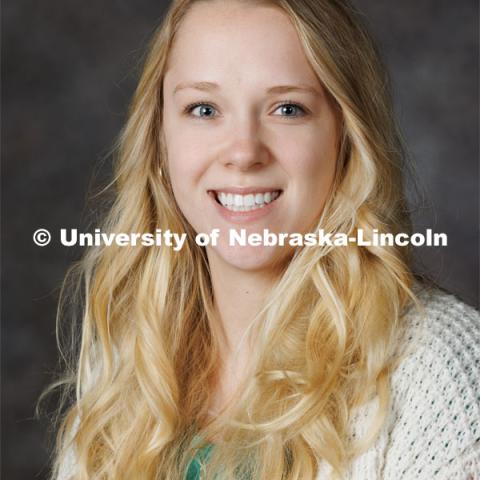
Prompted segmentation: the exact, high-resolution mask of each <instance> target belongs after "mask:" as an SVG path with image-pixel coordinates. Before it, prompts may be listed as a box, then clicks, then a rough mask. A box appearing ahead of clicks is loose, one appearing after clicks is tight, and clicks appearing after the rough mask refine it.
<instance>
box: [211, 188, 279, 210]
mask: <svg viewBox="0 0 480 480" xmlns="http://www.w3.org/2000/svg"><path fill="white" fill-rule="evenodd" d="M279 195H280V192H279V191H278V190H275V191H271V192H265V193H249V194H247V195H239V194H232V193H225V192H216V196H217V199H218V201H219V202H220V203H221V204H222V205H223V206H224V207H226V208H227V209H228V210H232V211H234V212H244V211H248V210H255V209H258V208H263V207H264V206H265V205H267V204H268V203H270V202H273V200H275V199H276V198H278V196H279Z"/></svg>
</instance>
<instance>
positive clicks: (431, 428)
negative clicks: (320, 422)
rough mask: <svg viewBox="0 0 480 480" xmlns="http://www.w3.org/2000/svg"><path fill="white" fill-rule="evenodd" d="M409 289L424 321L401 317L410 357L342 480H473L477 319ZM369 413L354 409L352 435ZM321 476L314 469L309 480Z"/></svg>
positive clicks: (477, 477) (477, 439)
mask: <svg viewBox="0 0 480 480" xmlns="http://www.w3.org/2000/svg"><path fill="white" fill-rule="evenodd" d="M416 290H417V295H418V297H419V299H420V300H422V302H423V304H424V306H425V314H426V315H425V317H423V318H422V317H421V316H420V315H418V313H417V311H416V310H413V309H412V308H410V309H409V311H408V313H407V315H406V319H407V322H406V323H407V331H406V337H405V338H406V341H407V345H408V348H409V352H410V354H409V355H407V356H406V357H405V358H404V359H403V360H402V362H401V363H400V365H399V367H398V368H397V369H396V370H395V372H394V373H393V375H392V378H391V385H392V401H391V407H390V408H391V410H390V415H389V417H388V420H387V422H386V423H385V425H384V427H383V429H382V432H381V434H380V436H379V437H378V439H377V441H376V443H375V445H374V446H373V447H372V448H370V449H369V450H368V451H367V452H365V453H364V454H363V455H361V456H359V457H357V459H356V460H355V461H354V462H353V464H352V465H351V468H350V470H349V472H348V474H347V476H346V477H345V480H350V479H352V480H480V389H479V384H480V314H479V312H478V311H477V310H475V309H474V308H472V307H470V306H468V305H466V304H465V303H463V302H461V301H460V300H458V299H457V298H456V297H455V296H453V295H451V294H448V293H445V292H443V291H441V290H438V289H422V290H420V288H419V286H418V285H417V286H416ZM375 408H376V402H375V401H373V402H370V404H368V405H367V406H365V407H363V408H362V409H360V410H359V412H358V413H357V415H356V417H355V418H356V419H355V421H354V424H353V425H352V430H351V434H352V435H360V436H361V435H362V432H364V431H365V429H366V428H367V427H368V425H369V424H370V423H369V419H370V418H372V417H371V415H372V414H374V413H375ZM329 471H330V469H329V467H328V466H327V465H325V464H322V465H321V468H320V472H319V474H318V476H317V480H324V479H326V478H328V475H327V473H328V472H329Z"/></svg>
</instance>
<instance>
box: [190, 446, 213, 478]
mask: <svg viewBox="0 0 480 480" xmlns="http://www.w3.org/2000/svg"><path fill="white" fill-rule="evenodd" d="M212 448H213V444H212V443H209V444H207V445H205V446H204V447H202V448H200V449H199V450H197V453H196V454H195V456H194V457H193V459H192V461H191V462H190V464H189V465H188V469H187V475H186V477H185V480H200V472H201V463H206V462H207V461H208V459H209V457H210V452H211V450H212Z"/></svg>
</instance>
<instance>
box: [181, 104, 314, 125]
mask: <svg viewBox="0 0 480 480" xmlns="http://www.w3.org/2000/svg"><path fill="white" fill-rule="evenodd" d="M198 107H207V108H210V109H211V110H214V111H216V110H217V109H216V107H215V106H214V105H212V104H211V103H210V102H208V101H198V102H194V103H190V104H189V105H187V106H186V107H185V108H184V110H183V113H184V114H185V115H187V116H188V115H189V116H192V117H195V118H203V119H205V120H213V119H214V118H215V116H211V115H209V116H203V115H193V113H192V112H193V111H194V110H195V109H196V108H198ZM281 107H282V108H284V107H290V108H291V107H293V108H294V109H296V110H297V111H299V112H300V114H298V113H297V114H295V115H275V116H277V117H283V118H300V117H304V116H305V115H307V114H308V113H309V111H308V109H307V108H306V107H305V106H303V105H302V104H300V103H298V102H294V101H291V100H284V101H283V102H281V103H280V104H278V105H277V106H276V107H275V111H277V110H278V109H279V108H281Z"/></svg>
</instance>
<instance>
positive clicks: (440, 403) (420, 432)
mask: <svg viewBox="0 0 480 480" xmlns="http://www.w3.org/2000/svg"><path fill="white" fill-rule="evenodd" d="M415 290H416V292H417V295H418V297H419V299H420V300H421V301H422V303H423V305H424V307H425V315H424V316H422V315H420V314H419V313H418V311H417V310H416V309H415V308H413V306H411V307H410V308H409V310H408V311H407V313H406V314H405V332H404V337H403V338H404V342H403V344H404V346H405V347H406V348H407V349H408V350H407V351H408V353H407V354H406V355H405V356H404V357H403V359H402V360H401V362H400V364H399V366H398V367H397V368H396V369H395V371H394V372H393V374H392V376H391V402H390V410H389V415H388V416H387V419H386V421H385V423H384V424H383V427H382V429H381V432H380V434H379V436H378V437H377V439H376V441H375V443H374V444H373V446H372V447H371V448H369V449H368V450H367V451H366V452H365V453H363V454H361V455H360V456H358V457H357V458H356V459H355V460H354V461H353V462H352V463H351V465H350V468H349V469H348V471H347V474H346V476H345V480H480V389H479V383H480V314H479V312H478V311H477V310H475V309H474V308H473V307H471V306H469V305H467V304H465V303H463V302H462V301H460V300H459V299H458V298H457V297H455V296H454V295H452V294H449V293H446V292H444V291H443V290H440V289H437V288H424V287H419V285H418V284H417V286H416V288H415ZM376 407H377V403H376V399H374V400H372V401H371V402H369V403H367V404H366V405H364V406H362V407H361V408H359V409H358V410H357V411H356V412H355V414H354V416H353V421H352V423H351V430H350V435H352V436H353V437H362V436H363V433H364V432H366V431H367V430H368V428H369V427H370V425H371V423H370V422H371V419H372V418H373V415H374V414H375V412H376ZM74 458H75V457H74V454H73V453H72V452H70V453H69V455H68V456H67V459H66V462H65V464H64V465H63V466H62V468H61V471H60V474H59V477H58V480H68V479H69V478H70V475H72V473H73V472H74V470H75V468H74V467H75V460H74ZM330 472H331V469H330V466H329V465H328V464H327V463H326V462H320V464H319V471H318V474H317V477H316V480H324V479H325V480H327V479H328V478H329V476H330V475H329V473H330ZM178 480H180V479H178Z"/></svg>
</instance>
